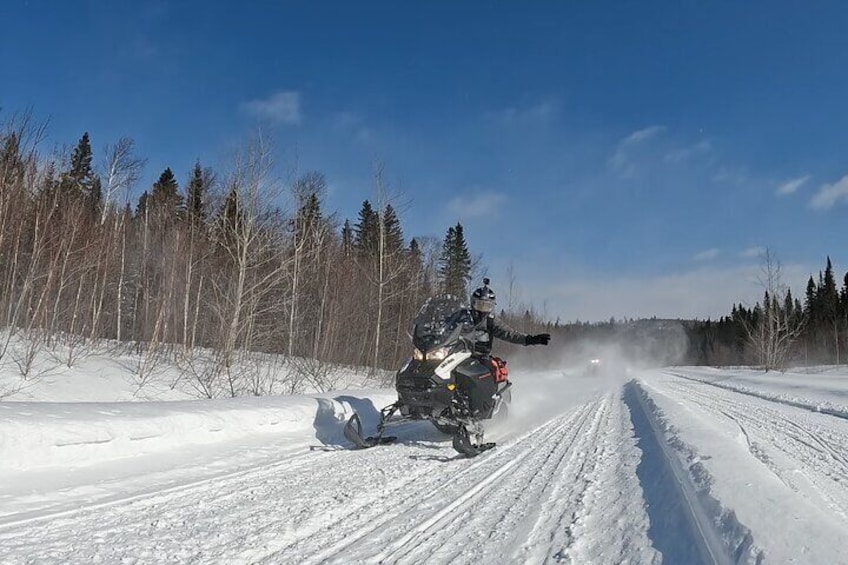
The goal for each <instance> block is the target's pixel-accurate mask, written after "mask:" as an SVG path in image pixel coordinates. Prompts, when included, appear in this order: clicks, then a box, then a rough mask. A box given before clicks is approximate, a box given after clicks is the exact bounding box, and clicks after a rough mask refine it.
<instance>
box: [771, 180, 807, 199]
mask: <svg viewBox="0 0 848 565" xmlns="http://www.w3.org/2000/svg"><path fill="white" fill-rule="evenodd" d="M809 180H810V175H804V176H803V177H798V178H795V179H789V180H788V181H786V182H784V183H783V184H781V185H780V186H779V187H777V194H778V195H781V196H782V195H786V194H795V193H796V192H797V191H798V189H799V188H801V187H802V186H804V185H805V184H807V181H809Z"/></svg>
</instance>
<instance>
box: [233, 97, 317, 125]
mask: <svg viewBox="0 0 848 565" xmlns="http://www.w3.org/2000/svg"><path fill="white" fill-rule="evenodd" d="M240 108H241V110H242V111H243V112H245V113H247V114H250V115H251V116H254V117H256V118H260V119H263V120H270V121H272V122H274V123H279V124H290V125H297V124H299V123H300V122H301V120H302V115H301V112H300V93H299V92H296V91H293V90H285V91H280V92H276V93H274V94H272V95H271V96H269V97H268V98H266V99H264V100H251V101H249V102H244V103H242V104H241V106H240Z"/></svg>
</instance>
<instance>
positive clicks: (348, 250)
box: [342, 219, 353, 257]
mask: <svg viewBox="0 0 848 565" xmlns="http://www.w3.org/2000/svg"><path fill="white" fill-rule="evenodd" d="M342 253H343V254H344V256H345V257H350V256H351V254H352V253H353V228H351V227H350V220H347V219H345V222H344V225H343V226H342Z"/></svg>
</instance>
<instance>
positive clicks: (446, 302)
mask: <svg viewBox="0 0 848 565" xmlns="http://www.w3.org/2000/svg"><path fill="white" fill-rule="evenodd" d="M468 324H473V321H472V318H471V312H470V311H469V310H468V307H467V306H466V305H465V303H464V302H463V301H462V300H460V299H459V298H458V297H456V296H454V295H451V294H443V295H440V296H434V297H432V298H429V299H428V300H427V302H425V303H424V305H423V306H422V307H421V310H419V311H418V315H417V316H416V317H415V320H414V321H413V322H412V344H413V345H414V346H415V347H417V348H418V349H420V350H421V351H423V352H427V351H430V350H432V349H435V348H437V347H443V346H445V345H447V344H449V343H451V342H452V341H455V340H456V339H457V337H458V336H459V335H460V334H461V333H462V331H463V330H464V329H465V327H466V326H467V325H468Z"/></svg>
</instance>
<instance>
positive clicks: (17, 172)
mask: <svg viewBox="0 0 848 565" xmlns="http://www.w3.org/2000/svg"><path fill="white" fill-rule="evenodd" d="M24 166H25V165H24V160H23V157H22V156H21V147H20V142H19V141H18V136H17V134H16V133H14V132H12V133H11V134H10V135H9V136H7V137H6V138H5V139H3V147H2V149H0V173H2V177H0V186H3V187H10V186H12V184H13V183H14V182H16V181H19V180H21V179H23V178H24Z"/></svg>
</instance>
